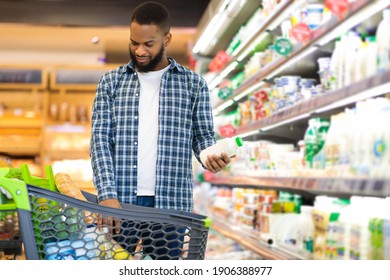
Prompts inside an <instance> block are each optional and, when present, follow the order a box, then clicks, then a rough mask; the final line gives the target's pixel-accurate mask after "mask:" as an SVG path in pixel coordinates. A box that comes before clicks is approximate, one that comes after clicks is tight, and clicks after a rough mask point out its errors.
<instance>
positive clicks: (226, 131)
mask: <svg viewBox="0 0 390 280" xmlns="http://www.w3.org/2000/svg"><path fill="white" fill-rule="evenodd" d="M235 132H236V129H235V128H234V127H233V126H232V125H231V124H227V125H224V126H221V127H220V128H219V134H221V136H222V137H232V136H233V135H234V133H235Z"/></svg>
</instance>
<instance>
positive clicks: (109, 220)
mask: <svg viewBox="0 0 390 280" xmlns="http://www.w3.org/2000/svg"><path fill="white" fill-rule="evenodd" d="M99 204H100V205H103V206H108V207H112V208H117V209H120V208H122V207H121V204H120V203H119V200H117V199H106V200H103V201H100V202H99ZM97 223H98V225H99V226H101V225H104V224H106V225H108V227H109V228H110V229H111V233H113V232H114V231H113V229H115V233H116V234H119V233H120V228H121V223H120V220H118V219H115V218H113V217H102V216H101V215H99V218H98V221H97Z"/></svg>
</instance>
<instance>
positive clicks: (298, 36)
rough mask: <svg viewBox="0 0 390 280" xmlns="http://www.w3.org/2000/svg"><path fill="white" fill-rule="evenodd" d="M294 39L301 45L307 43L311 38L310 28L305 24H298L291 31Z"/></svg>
mask: <svg viewBox="0 0 390 280" xmlns="http://www.w3.org/2000/svg"><path fill="white" fill-rule="evenodd" d="M291 33H292V34H291V35H292V37H293V38H294V39H295V40H297V41H298V42H300V43H305V42H307V41H309V40H310V38H311V30H310V27H309V26H308V25H307V24H305V23H298V24H297V25H295V26H294V27H293V28H292V30H291Z"/></svg>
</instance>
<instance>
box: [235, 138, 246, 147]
mask: <svg viewBox="0 0 390 280" xmlns="http://www.w3.org/2000/svg"><path fill="white" fill-rule="evenodd" d="M236 143H237V146H238V147H242V145H244V140H242V138H241V137H236Z"/></svg>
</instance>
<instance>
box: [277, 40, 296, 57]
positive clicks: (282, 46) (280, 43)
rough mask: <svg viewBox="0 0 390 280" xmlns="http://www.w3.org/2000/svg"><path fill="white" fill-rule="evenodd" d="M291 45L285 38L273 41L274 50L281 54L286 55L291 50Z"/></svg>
mask: <svg viewBox="0 0 390 280" xmlns="http://www.w3.org/2000/svg"><path fill="white" fill-rule="evenodd" d="M292 49H293V46H292V44H291V42H290V40H288V39H286V38H279V39H277V40H276V42H275V50H276V52H277V53H278V54H280V55H282V56H288V55H289V54H290V53H291V52H292Z"/></svg>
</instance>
